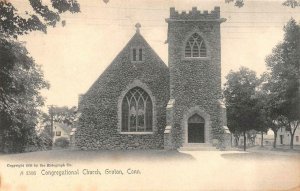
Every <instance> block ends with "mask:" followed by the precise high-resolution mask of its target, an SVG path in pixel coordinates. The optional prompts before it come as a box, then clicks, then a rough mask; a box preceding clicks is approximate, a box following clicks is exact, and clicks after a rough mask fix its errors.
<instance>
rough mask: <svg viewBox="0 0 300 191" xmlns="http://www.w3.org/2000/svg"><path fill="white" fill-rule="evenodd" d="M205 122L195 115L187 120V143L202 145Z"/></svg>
mask: <svg viewBox="0 0 300 191" xmlns="http://www.w3.org/2000/svg"><path fill="white" fill-rule="evenodd" d="M204 125H205V120H204V119H203V118H202V117H201V116H200V115H198V114H197V113H196V114H194V115H192V116H191V117H190V118H189V119H188V137H187V138H188V143H204V142H205V134H204V132H205V131H204Z"/></svg>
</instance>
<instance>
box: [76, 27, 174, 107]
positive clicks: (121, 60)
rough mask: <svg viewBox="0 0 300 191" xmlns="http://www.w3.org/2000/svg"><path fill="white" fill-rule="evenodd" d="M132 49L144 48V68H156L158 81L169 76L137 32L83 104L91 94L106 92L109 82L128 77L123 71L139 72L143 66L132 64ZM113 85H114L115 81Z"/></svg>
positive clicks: (161, 62)
mask: <svg viewBox="0 0 300 191" xmlns="http://www.w3.org/2000/svg"><path fill="white" fill-rule="evenodd" d="M132 47H143V48H144V51H145V53H144V54H146V56H147V58H145V61H143V62H144V66H146V67H149V69H150V70H151V69H152V68H154V67H155V70H156V71H155V72H153V78H156V79H158V78H159V77H158V76H159V75H169V69H168V67H167V65H166V64H165V63H164V62H163V61H162V59H161V58H160V57H159V56H158V55H157V54H156V53H155V51H154V50H153V49H152V48H151V46H150V45H149V44H148V43H147V41H146V40H145V39H144V37H143V36H142V35H141V33H140V32H139V30H137V32H136V33H135V34H134V35H133V36H132V38H131V39H130V40H129V41H128V43H127V44H126V45H125V47H124V48H123V49H122V50H121V51H120V52H119V54H118V55H117V56H116V57H115V58H114V60H113V61H112V62H111V64H110V65H109V66H108V67H107V68H106V69H105V70H104V72H103V73H102V74H101V75H100V76H99V77H98V79H97V80H96V81H95V82H94V83H93V85H92V86H91V87H90V88H89V90H88V91H87V92H86V93H85V94H84V95H83V97H82V101H81V102H84V100H85V98H86V96H88V95H89V94H90V95H91V94H93V95H95V91H97V92H100V91H106V89H107V88H106V87H107V83H109V82H108V81H110V80H112V79H115V78H118V77H119V76H120V75H123V77H124V75H127V74H124V73H122V70H126V69H128V68H130V69H129V70H139V69H138V67H140V66H141V65H138V64H137V63H132V62H131V57H130V55H131V54H130V53H131V50H132ZM120 68H121V69H120ZM128 75H129V74H128ZM125 77H126V76H125ZM111 83H113V81H112V82H111ZM104 84H106V85H104ZM112 85H114V84H112ZM91 92H94V93H91ZM81 104H84V103H81Z"/></svg>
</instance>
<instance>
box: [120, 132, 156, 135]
mask: <svg viewBox="0 0 300 191" xmlns="http://www.w3.org/2000/svg"><path fill="white" fill-rule="evenodd" d="M120 134H122V135H150V134H153V132H120Z"/></svg>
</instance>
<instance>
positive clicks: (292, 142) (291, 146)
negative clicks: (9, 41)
mask: <svg viewBox="0 0 300 191" xmlns="http://www.w3.org/2000/svg"><path fill="white" fill-rule="evenodd" d="M290 134H291V142H290V148H291V149H293V148H294V133H292V131H290Z"/></svg>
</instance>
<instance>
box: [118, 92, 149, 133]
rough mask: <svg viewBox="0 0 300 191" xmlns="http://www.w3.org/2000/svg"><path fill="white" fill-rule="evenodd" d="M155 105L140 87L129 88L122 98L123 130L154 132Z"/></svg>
mask: <svg viewBox="0 0 300 191" xmlns="http://www.w3.org/2000/svg"><path fill="white" fill-rule="evenodd" d="M152 110H153V105H152V101H151V98H150V96H149V95H148V94H147V92H145V91H144V90H143V89H142V88H140V87H135V88H132V89H131V90H129V92H127V94H126V95H125V96H124V98H123V100H122V110H121V111H122V122H121V125H122V128H121V130H122V132H152V120H153V111H152Z"/></svg>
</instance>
